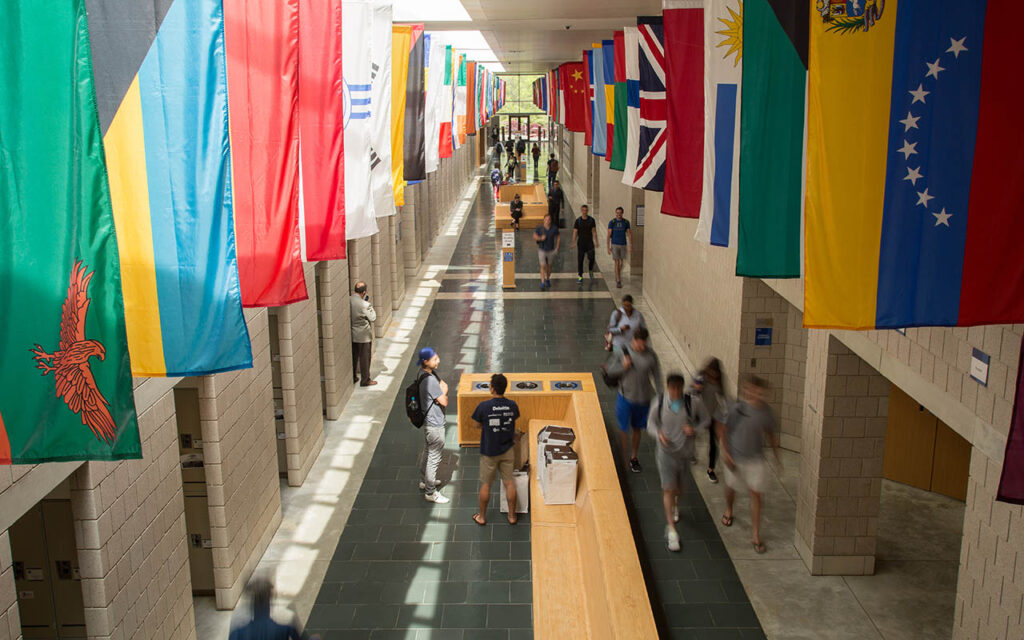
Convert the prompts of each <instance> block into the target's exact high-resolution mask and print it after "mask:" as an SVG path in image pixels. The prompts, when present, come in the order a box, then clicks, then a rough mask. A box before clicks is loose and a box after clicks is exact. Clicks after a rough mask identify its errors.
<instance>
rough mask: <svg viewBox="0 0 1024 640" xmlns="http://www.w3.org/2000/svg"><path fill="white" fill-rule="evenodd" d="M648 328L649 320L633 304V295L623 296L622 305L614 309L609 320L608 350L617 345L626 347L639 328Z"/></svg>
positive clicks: (606, 335) (606, 336)
mask: <svg viewBox="0 0 1024 640" xmlns="http://www.w3.org/2000/svg"><path fill="white" fill-rule="evenodd" d="M641 327H642V328H644V329H646V328H647V321H646V320H644V314H642V313H640V311H639V310H638V309H636V308H635V307H634V306H633V296H631V295H629V294H628V293H627V294H626V295H624V296H622V306H620V307H619V308H618V309H616V310H615V311H612V316H611V318H610V319H609V320H608V332H607V333H606V334H605V340H607V341H608V346H607V347H606V348H607V349H608V350H612V349H614V348H616V347H618V348H625V347H626V346H628V345H629V343H630V342H631V341H632V340H633V332H634V331H636V330H637V329H639V328H641Z"/></svg>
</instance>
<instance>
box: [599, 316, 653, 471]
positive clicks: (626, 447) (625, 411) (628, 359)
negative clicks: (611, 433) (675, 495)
mask: <svg viewBox="0 0 1024 640" xmlns="http://www.w3.org/2000/svg"><path fill="white" fill-rule="evenodd" d="M649 337H650V335H649V334H648V333H647V329H646V328H644V327H640V328H639V329H636V330H635V331H634V332H633V339H632V341H631V343H630V345H629V346H628V347H626V348H625V349H621V350H617V351H616V353H617V354H618V359H617V362H615V363H613V364H612V366H611V367H610V368H609V373H612V374H613V375H618V376H619V395H618V397H617V398H616V400H615V417H616V418H617V419H618V423H619V435H620V437H621V442H622V454H623V456H626V455H627V452H629V454H628V455H629V457H628V458H627V460H626V464H628V466H629V470H630V471H632V472H633V473H640V471H642V468H641V467H640V460H639V458H638V457H637V456H638V452H639V450H640V438H641V434H642V433H643V431H644V430H645V429H646V428H647V414H648V412H649V411H650V408H651V400H652V399H653V398H654V396H655V395H656V394H657V395H660V394H661V393H663V391H664V388H663V387H664V384H663V382H662V378H661V364H660V363H659V361H658V355H657V354H656V353H654V350H653V349H651V348H650V346H649V345H648V338H649ZM631 432H632V437H631V438H630V435H629V434H630V433H631ZM630 440H632V442H630Z"/></svg>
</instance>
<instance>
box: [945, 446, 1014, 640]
mask: <svg viewBox="0 0 1024 640" xmlns="http://www.w3.org/2000/svg"><path fill="white" fill-rule="evenodd" d="M1001 473H1002V463H1001V462H998V461H995V460H992V459H991V458H989V457H988V456H986V455H985V454H984V453H982V452H981V451H980V450H979V449H974V451H973V452H972V453H971V473H970V479H969V480H968V484H967V509H966V511H965V512H964V538H963V543H962V544H961V546H960V572H959V575H958V577H957V590H956V591H957V594H956V609H955V613H954V619H953V638H956V639H957V640H968V639H971V640H973V639H974V638H1022V637H1024V621H1022V617H1024V507H1021V506H1020V505H1012V504H1007V503H1005V502H995V497H996V490H997V489H998V488H999V477H1000V474H1001Z"/></svg>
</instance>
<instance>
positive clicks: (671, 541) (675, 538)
mask: <svg viewBox="0 0 1024 640" xmlns="http://www.w3.org/2000/svg"><path fill="white" fill-rule="evenodd" d="M665 537H666V538H668V550H669V551H679V550H681V549H682V548H683V545H681V544H679V532H678V531H676V528H675V527H665Z"/></svg>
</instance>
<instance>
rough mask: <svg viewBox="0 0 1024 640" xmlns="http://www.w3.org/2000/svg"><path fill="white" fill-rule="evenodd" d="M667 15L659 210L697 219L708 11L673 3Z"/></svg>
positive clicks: (691, 4)
mask: <svg viewBox="0 0 1024 640" xmlns="http://www.w3.org/2000/svg"><path fill="white" fill-rule="evenodd" d="M675 7H680V8H675ZM663 16H664V20H665V98H666V102H667V103H668V122H667V126H666V130H665V133H666V134H668V138H667V139H666V149H665V156H666V159H665V197H664V199H663V200H662V203H661V211H662V213H667V214H669V215H672V216H679V217H682V218H697V217H700V198H701V190H702V189H703V180H704V10H703V9H702V8H701V3H700V2H693V1H689V0H685V1H679V0H673V1H671V2H667V3H666V8H665V10H664V12H663Z"/></svg>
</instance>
